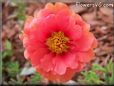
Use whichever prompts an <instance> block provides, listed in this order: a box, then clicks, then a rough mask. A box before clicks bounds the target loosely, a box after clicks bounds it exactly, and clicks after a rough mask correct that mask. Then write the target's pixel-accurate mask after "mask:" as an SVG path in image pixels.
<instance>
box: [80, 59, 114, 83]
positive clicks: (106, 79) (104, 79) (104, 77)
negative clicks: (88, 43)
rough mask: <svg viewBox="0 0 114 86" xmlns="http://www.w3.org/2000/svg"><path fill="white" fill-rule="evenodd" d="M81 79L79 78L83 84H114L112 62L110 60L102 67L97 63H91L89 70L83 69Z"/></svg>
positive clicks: (113, 66)
mask: <svg viewBox="0 0 114 86" xmlns="http://www.w3.org/2000/svg"><path fill="white" fill-rule="evenodd" d="M81 74H82V75H83V76H84V79H83V80H79V82H80V83H84V84H110V85H112V84H114V62H113V61H112V60H110V61H109V63H108V64H107V65H106V66H105V67H102V66H100V65H99V64H93V66H92V68H91V70H89V71H83V72H81Z"/></svg>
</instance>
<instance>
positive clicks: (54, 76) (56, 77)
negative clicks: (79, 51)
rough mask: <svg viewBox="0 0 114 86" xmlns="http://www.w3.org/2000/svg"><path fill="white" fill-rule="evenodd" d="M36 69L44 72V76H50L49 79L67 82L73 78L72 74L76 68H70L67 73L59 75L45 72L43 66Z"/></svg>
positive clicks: (41, 72)
mask: <svg viewBox="0 0 114 86" xmlns="http://www.w3.org/2000/svg"><path fill="white" fill-rule="evenodd" d="M36 71H38V72H39V73H40V74H42V75H43V76H44V77H46V78H48V80H51V81H55V82H58V83H59V82H66V81H68V80H70V79H71V78H72V76H73V75H74V74H75V72H76V70H74V69H70V68H68V69H67V71H66V72H65V74H63V75H59V74H54V73H53V72H45V71H43V70H42V69H41V68H37V69H36Z"/></svg>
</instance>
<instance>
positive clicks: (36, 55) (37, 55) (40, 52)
mask: <svg viewBox="0 0 114 86" xmlns="http://www.w3.org/2000/svg"><path fill="white" fill-rule="evenodd" d="M48 53H49V52H48V51H47V50H46V49H45V48H39V49H37V51H34V52H33V53H32V54H31V55H30V61H31V63H32V66H33V67H37V66H39V64H40V60H41V58H43V57H44V55H46V54H48Z"/></svg>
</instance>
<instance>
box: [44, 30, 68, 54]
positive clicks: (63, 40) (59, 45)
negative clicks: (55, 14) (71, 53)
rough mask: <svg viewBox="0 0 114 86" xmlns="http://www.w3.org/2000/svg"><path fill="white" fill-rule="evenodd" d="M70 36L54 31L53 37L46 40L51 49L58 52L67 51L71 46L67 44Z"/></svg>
mask: <svg viewBox="0 0 114 86" xmlns="http://www.w3.org/2000/svg"><path fill="white" fill-rule="evenodd" d="M68 41H69V38H68V37H66V36H65V35H64V33H63V32H61V31H59V32H54V33H52V35H51V37H49V38H48V39H47V41H46V44H47V46H48V47H49V50H51V51H52V52H54V53H56V54H61V53H63V52H67V50H68V48H69V46H68V45H67V43H68Z"/></svg>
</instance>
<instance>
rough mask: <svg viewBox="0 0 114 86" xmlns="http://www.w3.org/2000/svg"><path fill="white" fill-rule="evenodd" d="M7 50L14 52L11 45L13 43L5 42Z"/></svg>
mask: <svg viewBox="0 0 114 86" xmlns="http://www.w3.org/2000/svg"><path fill="white" fill-rule="evenodd" d="M5 49H6V50H12V45H11V42H10V41H9V40H6V41H5Z"/></svg>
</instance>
